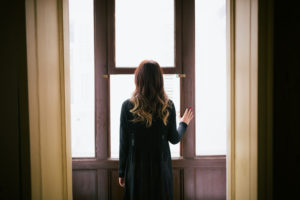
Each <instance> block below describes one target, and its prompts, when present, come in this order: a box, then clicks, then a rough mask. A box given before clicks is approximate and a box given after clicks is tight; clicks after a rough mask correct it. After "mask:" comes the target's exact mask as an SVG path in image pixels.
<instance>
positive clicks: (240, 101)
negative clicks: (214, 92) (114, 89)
mask: <svg viewBox="0 0 300 200" xmlns="http://www.w3.org/2000/svg"><path fill="white" fill-rule="evenodd" d="M229 2H230V4H228V5H227V10H229V11H230V30H231V34H229V36H228V38H229V39H230V40H228V41H229V44H230V47H231V48H230V51H229V55H228V59H229V64H228V65H229V66H230V68H229V69H230V71H229V73H228V75H229V76H230V79H229V80H230V82H229V84H228V88H229V89H230V96H231V97H232V100H231V101H230V112H229V114H230V119H231V121H230V122H228V125H229V131H228V132H229V135H228V142H229V144H228V156H227V172H228V174H227V186H228V188H227V197H228V199H257V184H258V180H257V155H258V153H259V154H261V153H262V152H257V148H258V147H257V140H258V136H257V132H261V131H263V130H264V129H266V128H267V129H268V130H267V132H268V134H270V132H271V127H272V120H271V119H269V121H268V122H269V123H268V125H266V126H265V127H257V119H258V116H257V90H258V85H257V83H259V84H260V85H259V86H260V87H263V88H265V89H267V90H268V91H269V92H270V88H272V81H271V80H268V81H264V80H265V79H264V78H265V77H264V76H259V77H257V74H258V63H257V62H258V57H257V56H258V55H261V54H258V53H259V52H258V46H257V42H258V38H257V37H258V35H257V32H258V30H257V28H258V21H260V20H261V19H258V0H248V1H243V0H229ZM104 11H105V10H104ZM100 14H101V13H100ZM102 15H103V13H102ZM67 16H68V0H57V1H49V2H48V3H47V4H46V3H42V1H40V0H26V23H27V26H26V30H27V54H28V55H27V59H28V96H29V115H30V147H31V148H30V153H31V172H32V173H31V183H32V197H33V199H47V198H49V197H50V196H52V197H54V196H55V195H56V197H57V198H58V199H60V198H61V197H62V199H72V188H71V180H72V178H71V175H70V174H71V173H72V172H71V146H70V142H71V141H70V110H69V107H68V106H66V105H69V94H70V88H69V63H68V59H69V58H68V56H69V52H68V45H69V44H68V40H69V36H68V17H67ZM260 16H261V15H260ZM268 16H269V17H272V16H271V13H268ZM43 19H44V20H46V21H49V20H51V22H53V23H52V24H51V26H49V24H43V23H41V22H42V21H43ZM245 28H246V32H245ZM99 31H100V30H98V32H99ZM263 31H265V32H263ZM100 32H101V31H100ZM245 33H246V34H245ZM264 33H272V30H271V28H267V29H266V30H262V31H260V35H259V36H262V35H263V34H264ZM104 34H107V33H104ZM99 37H102V36H99ZM103 37H104V36H103ZM49 40H50V41H51V42H53V43H54V46H53V48H42V47H43V46H42V45H43V44H44V43H45V42H46V41H49ZM54 41H56V42H54ZM263 41H265V43H266V45H267V46H268V47H271V46H272V42H271V41H270V39H269V38H267V39H265V40H263ZM97 42H100V43H101V44H103V45H102V47H103V48H104V47H105V45H106V44H105V43H102V41H97ZM55 45H57V46H55ZM100 47H101V45H100ZM268 47H267V48H268ZM99 51H100V50H99ZM266 51H267V52H269V51H270V49H267V50H266ZM50 55H55V56H57V57H56V58H57V59H56V60H55V64H54V65H53V63H52V62H53V61H51V62H50V60H52V59H53V57H51V58H50V57H49V56H50ZM106 58H107V57H106V56H105V57H104V61H100V60H99V61H97V63H98V64H99V65H105V63H106ZM271 58H272V55H271V54H268V57H267V58H265V59H264V58H261V57H259V63H264V64H267V68H268V69H269V70H270V69H271V64H272V63H271V61H270V60H271ZM264 61H265V62H264ZM49 64H51V69H53V67H54V66H55V69H56V70H57V72H58V73H56V74H51V76H50V77H49V75H50V74H47V67H50V65H49ZM103 69H105V68H103ZM103 72H104V73H103ZM103 72H102V71H99V70H98V71H95V73H96V75H98V76H102V75H103V74H107V71H103ZM266 72H269V71H268V70H266ZM45 75H47V76H48V78H42V77H44V76H45ZM269 76H270V75H268V77H269ZM257 79H259V80H257ZM49 81H50V82H51V84H53V81H55V84H56V86H57V87H56V86H53V85H52V88H54V87H55V90H42V88H41V87H43V86H46V85H48V84H49ZM98 85H102V84H98ZM38 86H39V87H40V88H39V87H38ZM241 86H247V87H246V90H247V91H246V92H245V91H242V90H241V88H240V87H241ZM99 87H103V88H104V89H105V88H107V87H106V86H105V85H104V86H99ZM99 87H98V88H97V91H99V90H100V89H101V88H99ZM97 91H96V93H97ZM52 92H55V96H56V97H57V102H56V104H54V105H53V102H50V101H48V100H47V98H45V97H47V96H51V95H53V93H52ZM259 100H260V101H262V102H265V104H267V103H272V98H270V96H269V95H265V96H261V97H259ZM105 101H107V100H105V99H102V100H101V104H102V105H103V103H105ZM186 103H187V102H186ZM189 103H190V102H189ZM190 105H191V104H190ZM192 105H194V103H193V104H192ZM96 106H97V105H96ZM98 107H101V105H100V104H99V105H98ZM53 108H55V109H54V111H53ZM96 109H99V108H96ZM43 111H51V112H49V113H47V112H43ZM259 112H264V113H265V114H266V115H267V116H269V115H270V114H271V113H272V109H271V108H270V107H268V109H264V110H263V111H262V110H259ZM51 114H53V115H51ZM57 117H58V118H57ZM98 117H99V118H100V117H101V116H98ZM57 119H59V121H57ZM49 120H50V122H49ZM97 120H99V119H98V118H97ZM48 123H53V124H54V125H55V127H56V129H55V130H56V131H53V130H52V131H51V133H50V132H49V130H48V129H49V128H47V127H45V124H48ZM245 127H246V128H245ZM98 128H99V131H100V130H101V129H103V130H104V129H106V130H107V128H108V127H102V126H101V127H98ZM49 134H51V138H52V139H51V140H46V137H47V135H49ZM54 135H55V136H57V137H55V138H53V136H54ZM97 135H98V136H97ZM103 135H105V134H102V135H100V134H99V132H97V134H96V142H99V143H101V142H102V141H107V139H108V138H107V137H106V136H103ZM101 137H103V138H101ZM259 137H260V136H259ZM270 138H271V136H270V135H269V136H268V137H267V139H270ZM41 143H42V144H43V145H41ZM57 144H59V145H58V146H57ZM53 145H54V146H57V147H58V148H59V151H55V152H53ZM103 148H105V149H108V148H107V146H105V144H104V146H103ZM268 149H269V150H270V147H268ZM98 150H99V149H97V151H98ZM99 151H100V150H99ZM106 155H107V156H108V152H106ZM269 157H270V154H269ZM187 160H188V159H187ZM50 161H54V164H55V168H52V169H51V168H49V167H52V166H53V164H52V165H50V166H49V165H47V163H49V162H50ZM107 162H108V163H106V164H109V162H110V161H107ZM111 162H112V163H113V164H112V165H114V167H115V168H117V166H116V165H115V164H116V163H115V162H113V161H111ZM78 164H79V163H78ZM173 164H174V166H176V165H177V164H178V163H176V161H175V162H173ZM269 164H270V163H269ZM97 165H98V163H97V164H96V166H95V167H97ZM101 165H102V164H101ZM109 165H110V164H109ZM178 165H179V164H178ZM76 166H77V164H76V163H75V165H74V167H75V168H76ZM102 166H104V167H105V164H104V165H102ZM91 167H93V166H91ZM243 167H246V168H245V171H244V170H242V169H241V168H243ZM48 173H50V174H51V176H52V177H50V176H49V175H47V174H48ZM99 173H103V171H99ZM245 173H246V174H247V177H248V178H245V176H244V174H245ZM268 180H270V179H268ZM41 183H43V184H41ZM57 187H58V188H57ZM59 188H60V189H59ZM105 189H107V188H102V190H105ZM59 195H61V196H59ZM244 197H245V198H244Z"/></svg>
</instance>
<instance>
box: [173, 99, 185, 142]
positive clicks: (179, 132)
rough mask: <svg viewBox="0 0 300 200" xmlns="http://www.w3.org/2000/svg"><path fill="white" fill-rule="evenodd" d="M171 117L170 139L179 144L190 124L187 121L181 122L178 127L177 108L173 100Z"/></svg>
mask: <svg viewBox="0 0 300 200" xmlns="http://www.w3.org/2000/svg"><path fill="white" fill-rule="evenodd" d="M169 117H170V118H169V122H168V123H169V129H168V140H169V141H170V142H171V143H172V144H177V143H178V142H179V141H180V140H181V138H182V136H183V135H184V133H185V131H186V129H187V126H188V125H187V124H186V123H185V122H180V123H179V125H178V128H177V127H176V110H175V106H174V103H173V102H171V112H170V116H169Z"/></svg>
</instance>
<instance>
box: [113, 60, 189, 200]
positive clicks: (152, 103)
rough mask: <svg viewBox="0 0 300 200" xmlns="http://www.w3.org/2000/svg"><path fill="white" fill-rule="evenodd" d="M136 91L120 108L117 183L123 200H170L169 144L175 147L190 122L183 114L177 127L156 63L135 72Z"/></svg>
mask: <svg viewBox="0 0 300 200" xmlns="http://www.w3.org/2000/svg"><path fill="white" fill-rule="evenodd" d="M135 85H136V88H135V90H134V92H133V94H132V97H131V98H130V99H127V100H126V101H124V102H123V104H122V109H121V116H120V152H119V158H120V161H119V183H120V185H121V186H122V187H125V191H124V199H143V200H147V199H153V200H159V199H170V200H172V199H173V175H172V174H173V173H172V163H171V154H170V147H169V141H170V142H171V143H173V144H176V143H178V142H179V141H180V139H181V138H182V136H183V134H184V133H185V130H186V127H187V124H188V123H189V122H190V120H191V119H192V118H193V114H192V111H191V109H189V110H188V111H187V110H186V111H185V113H184V115H183V117H182V118H181V122H180V123H179V127H178V129H177V127H176V110H175V106H174V103H173V102H172V101H171V100H170V99H169V98H168V96H167V94H166V93H165V90H164V80H163V72H162V69H161V68H160V66H159V64H158V63H157V62H155V61H147V60H145V61H143V62H142V63H141V64H140V65H139V66H138V68H137V69H136V70H135Z"/></svg>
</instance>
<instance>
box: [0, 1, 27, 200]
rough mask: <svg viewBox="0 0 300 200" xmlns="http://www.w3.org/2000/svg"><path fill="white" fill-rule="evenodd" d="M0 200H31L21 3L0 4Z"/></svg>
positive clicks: (22, 7)
mask: <svg viewBox="0 0 300 200" xmlns="http://www.w3.org/2000/svg"><path fill="white" fill-rule="evenodd" d="M0 21H1V53H0V58H1V59H0V62H1V64H0V76H1V77H0V87H1V98H0V99H1V104H0V105H1V106H0V107H1V126H0V149H1V151H0V160H1V164H0V199H31V184H30V164H29V163H30V159H29V142H28V140H29V128H28V101H27V63H26V62H27V61H26V33H25V31H26V29H25V26H26V22H25V3H24V1H17V0H12V1H4V2H1V12H0Z"/></svg>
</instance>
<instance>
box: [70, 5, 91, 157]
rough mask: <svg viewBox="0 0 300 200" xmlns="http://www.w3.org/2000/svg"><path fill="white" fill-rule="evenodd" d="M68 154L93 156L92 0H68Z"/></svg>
mask: <svg viewBox="0 0 300 200" xmlns="http://www.w3.org/2000/svg"><path fill="white" fill-rule="evenodd" d="M69 15H70V78H71V80H70V81H71V83H70V87H71V133H72V137H71V138H72V157H95V131H94V130H95V115H94V113H95V107H94V105H95V102H94V99H95V96H94V95H95V94H94V90H95V87H94V84H95V83H94V28H93V27H94V21H93V17H94V16H93V0H86V1H81V0H70V1H69Z"/></svg>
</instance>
